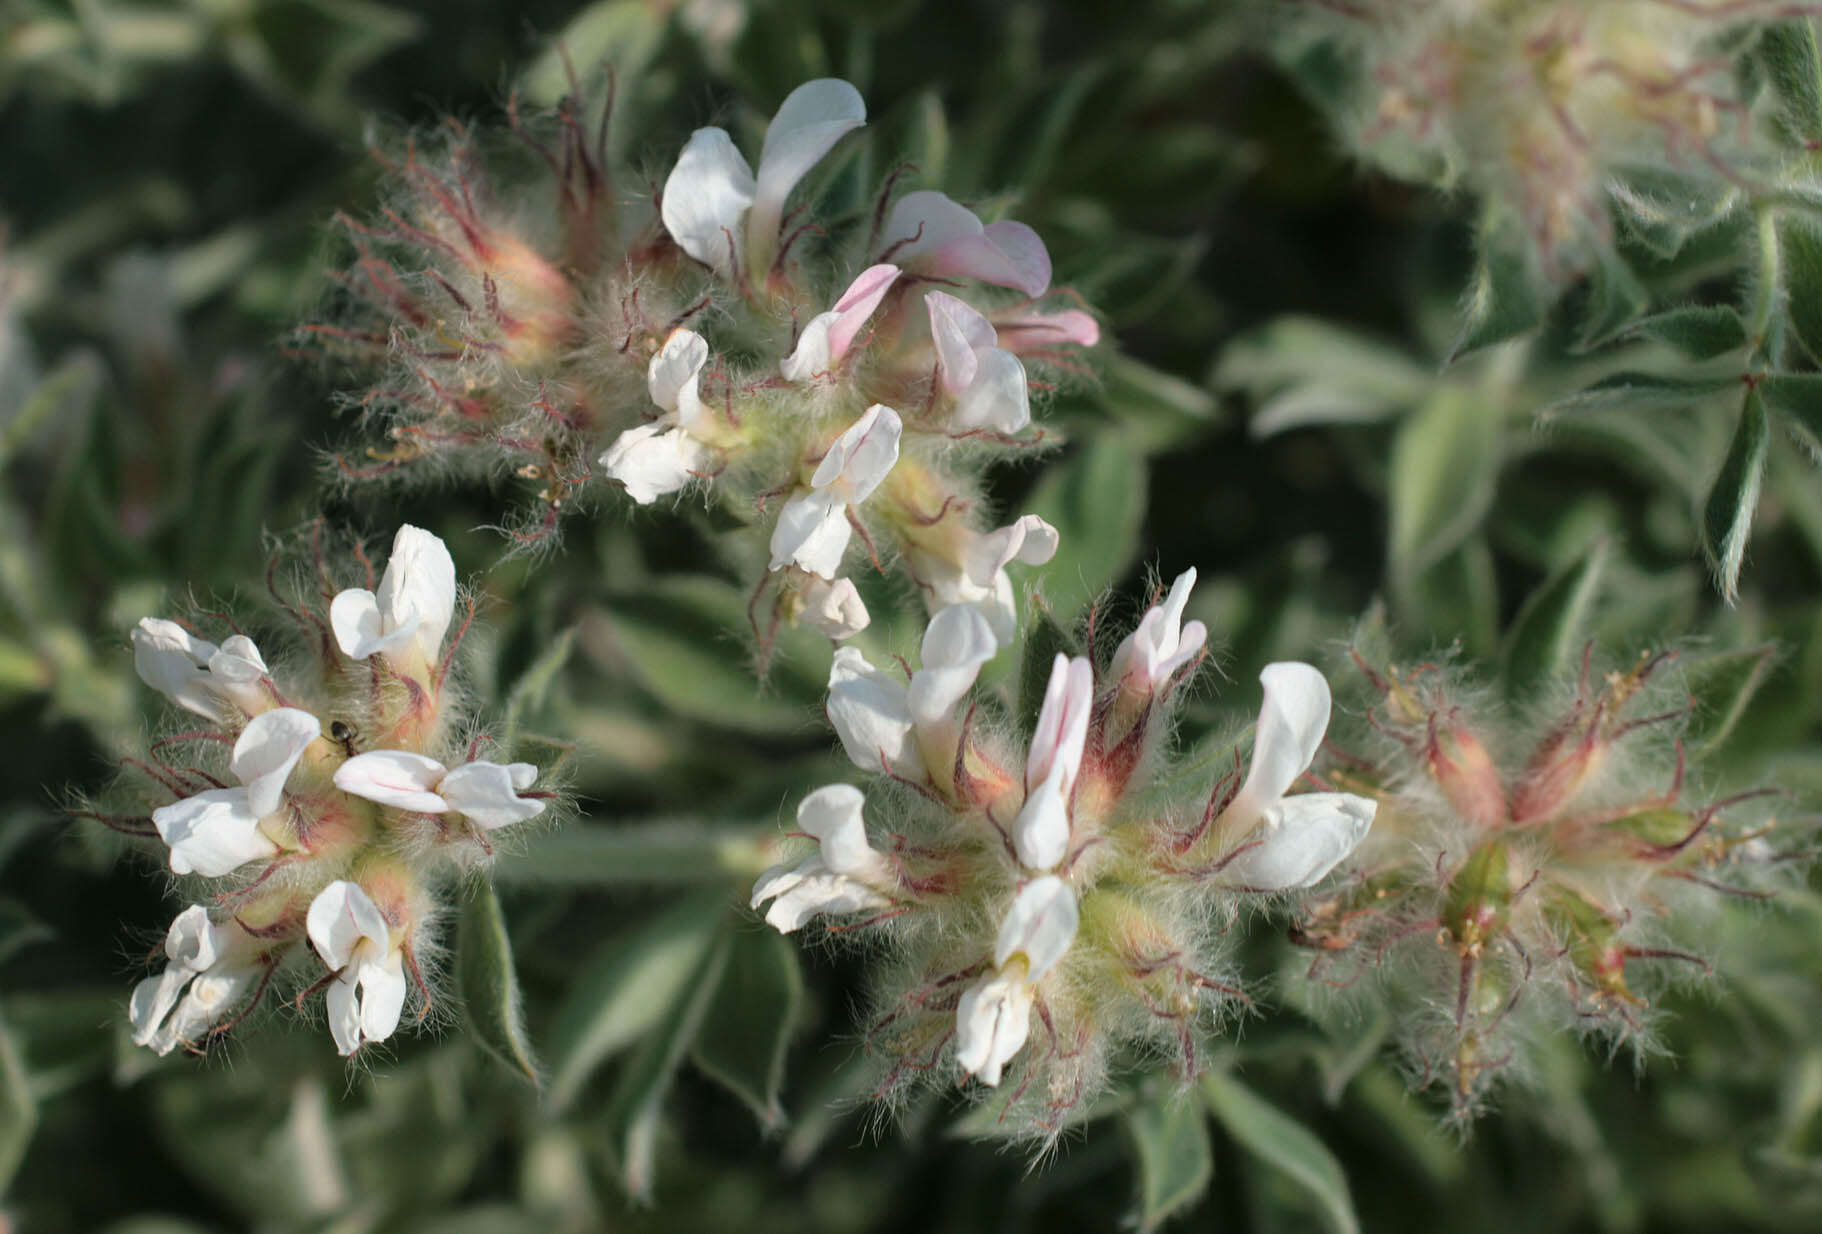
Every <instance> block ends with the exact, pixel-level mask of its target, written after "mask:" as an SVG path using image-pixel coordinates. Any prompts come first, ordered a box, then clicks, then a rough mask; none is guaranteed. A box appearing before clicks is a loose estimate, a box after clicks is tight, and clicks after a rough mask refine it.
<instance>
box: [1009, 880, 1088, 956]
mask: <svg viewBox="0 0 1822 1234" xmlns="http://www.w3.org/2000/svg"><path fill="white" fill-rule="evenodd" d="M1078 921H1079V916H1078V913H1077V910H1076V899H1075V892H1074V891H1073V890H1071V889H1070V886H1069V884H1068V883H1066V882H1064V881H1063V880H1062V879H1060V878H1057V877H1056V876H1054V875H1048V874H1047V875H1045V876H1044V877H1043V878H1034V879H1032V880H1031V881H1030V882H1028V883H1026V884H1025V885H1024V886H1023V887H1020V888H1019V893H1018V895H1017V896H1016V897H1014V899H1013V901H1012V907H1011V908H1010V909H1008V910H1007V912H1006V919H1005V920H1004V921H1002V922H1001V923H1000V933H999V938H998V939H997V940H996V941H995V943H994V945H993V962H994V964H996V965H998V966H1000V967H1002V968H1003V967H1005V965H1006V962H1007V961H1008V960H1010V959H1012V957H1013V956H1015V955H1023V956H1024V957H1025V962H1026V963H1027V964H1029V965H1030V966H1031V967H1030V972H1029V973H1027V975H1026V980H1028V981H1041V980H1043V978H1044V974H1046V973H1048V972H1049V971H1050V970H1051V969H1052V968H1055V967H1056V963H1057V961H1058V960H1061V959H1062V958H1063V955H1064V953H1066V952H1067V951H1068V950H1069V944H1070V943H1072V942H1074V941H1075V932H1076V926H1077V924H1078Z"/></svg>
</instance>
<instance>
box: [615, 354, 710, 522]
mask: <svg viewBox="0 0 1822 1234" xmlns="http://www.w3.org/2000/svg"><path fill="white" fill-rule="evenodd" d="M708 361H709V344H708V340H707V339H705V338H703V337H702V336H701V335H700V334H697V333H696V332H695V331H694V330H683V329H678V330H673V331H671V336H670V337H669V338H667V339H665V340H664V346H663V347H661V348H659V349H658V354H656V355H654V356H653V357H652V362H651V364H650V365H648V366H647V368H646V388H647V389H648V390H649V391H650V392H651V396H652V402H654V403H656V404H657V405H658V406H660V407H662V408H663V409H664V412H665V414H664V415H662V416H660V417H659V418H658V419H657V420H655V421H653V422H652V423H650V424H642V425H640V426H639V427H638V428H632V429H628V430H627V431H626V432H624V433H622V434H620V436H619V437H617V438H615V440H614V444H613V445H611V446H609V447H608V448H607V452H606V453H604V454H603V455H602V456H601V458H600V463H601V466H602V467H603V468H604V469H605V470H606V471H607V474H608V475H610V476H612V477H613V478H614V479H616V480H618V481H620V483H621V484H623V485H625V486H626V492H627V495H628V496H629V497H631V498H632V499H633V500H634V501H636V502H638V503H639V504H640V505H642V506H643V505H649V504H650V503H651V502H653V501H656V500H657V499H658V498H660V497H662V496H664V495H665V494H666V493H674V492H676V491H677V490H678V489H680V488H683V487H684V486H686V485H687V484H689V482H690V481H691V480H693V479H695V478H696V477H697V476H699V475H701V474H702V473H704V472H706V471H707V470H708V469H709V464H710V462H711V461H712V460H711V457H710V454H709V451H708V447H707V446H705V445H704V444H703V443H702V442H701V441H700V440H698V439H697V437H696V436H695V430H696V428H697V426H698V425H699V424H700V423H701V421H702V417H703V410H704V409H703V406H702V396H701V394H700V392H699V390H698V385H699V383H700V382H701V380H702V369H703V366H705V365H706V364H707V363H708Z"/></svg>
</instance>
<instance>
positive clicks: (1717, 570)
mask: <svg viewBox="0 0 1822 1234" xmlns="http://www.w3.org/2000/svg"><path fill="white" fill-rule="evenodd" d="M1770 441H1771V431H1770V427H1769V425H1768V424H1767V420H1766V415H1765V402H1764V400H1763V399H1761V398H1760V397H1759V392H1758V391H1757V390H1749V391H1747V393H1746V399H1745V402H1744V405H1743V406H1742V407H1741V408H1740V423H1739V427H1738V428H1737V429H1735V430H1734V435H1733V444H1731V445H1730V446H1728V447H1727V458H1726V459H1725V460H1724V461H1723V462H1722V463H1721V472H1720V474H1719V475H1717V476H1716V477H1715V480H1714V485H1713V487H1712V488H1710V489H1709V492H1708V501H1707V504H1706V505H1705V506H1704V507H1703V511H1702V529H1703V548H1704V549H1705V550H1706V551H1707V553H1708V561H1709V564H1710V565H1711V566H1712V567H1713V569H1714V575H1715V585H1716V586H1718V587H1719V588H1720V589H1721V595H1722V596H1723V597H1724V598H1725V599H1726V600H1727V602H1728V603H1729V604H1731V603H1733V601H1734V599H1735V597H1736V596H1738V594H1739V587H1740V567H1741V566H1742V565H1743V564H1744V563H1745V561H1746V540H1747V537H1748V536H1750V535H1751V534H1752V517H1753V512H1754V510H1755V509H1756V508H1757V507H1758V504H1759V486H1760V485H1761V484H1762V483H1764V480H1765V456H1766V451H1767V448H1768V447H1769V445H1770Z"/></svg>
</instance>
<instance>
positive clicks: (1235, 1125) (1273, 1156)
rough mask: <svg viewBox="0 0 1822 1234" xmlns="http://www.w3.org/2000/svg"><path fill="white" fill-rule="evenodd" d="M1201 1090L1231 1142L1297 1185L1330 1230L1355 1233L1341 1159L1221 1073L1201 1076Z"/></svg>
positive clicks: (1355, 1220)
mask: <svg viewBox="0 0 1822 1234" xmlns="http://www.w3.org/2000/svg"><path fill="white" fill-rule="evenodd" d="M1202 1094H1203V1096H1204V1097H1205V1098H1206V1099H1207V1100H1208V1108H1209V1109H1210V1110H1211V1111H1212V1112H1213V1113H1214V1116H1215V1119H1216V1121H1217V1122H1219V1123H1220V1124H1221V1125H1222V1127H1223V1128H1225V1129H1226V1131H1227V1134H1228V1135H1230V1136H1232V1137H1233V1138H1234V1141H1235V1143H1237V1144H1239V1145H1240V1147H1242V1148H1244V1149H1245V1150H1246V1151H1247V1152H1249V1153H1251V1154H1252V1155H1253V1156H1255V1157H1257V1158H1258V1159H1259V1160H1261V1161H1263V1162H1265V1163H1266V1164H1267V1165H1270V1166H1272V1167H1273V1168H1275V1169H1278V1170H1281V1171H1283V1172H1284V1174H1285V1175H1287V1176H1288V1177H1289V1178H1290V1179H1291V1180H1292V1181H1293V1182H1295V1183H1297V1184H1298V1185H1299V1186H1300V1187H1302V1188H1303V1190H1304V1191H1305V1192H1306V1193H1308V1195H1309V1197H1310V1198H1311V1199H1312V1200H1314V1201H1315V1202H1316V1205H1317V1207H1318V1209H1319V1210H1320V1211H1321V1213H1322V1216H1323V1218H1324V1220H1325V1222H1326V1223H1327V1225H1328V1227H1329V1228H1330V1229H1331V1230H1333V1231H1335V1234H1359V1230H1360V1219H1359V1218H1358V1217H1356V1216H1355V1215H1354V1201H1353V1198H1352V1197H1351V1196H1350V1195H1349V1194H1348V1181H1347V1176H1346V1174H1344V1173H1343V1172H1342V1169H1341V1163H1340V1162H1339V1161H1337V1160H1335V1155H1334V1154H1333V1153H1331V1152H1329V1150H1328V1147H1327V1146H1326V1145H1324V1144H1323V1142H1322V1141H1321V1140H1319V1139H1317V1138H1316V1136H1315V1135H1314V1134H1313V1133H1312V1132H1311V1131H1310V1129H1309V1128H1308V1127H1305V1126H1304V1125H1303V1124H1302V1123H1300V1122H1298V1121H1296V1120H1295V1119H1293V1118H1291V1117H1290V1116H1289V1115H1287V1114H1285V1113H1284V1112H1283V1111H1282V1110H1280V1109H1278V1108H1277V1107H1276V1106H1274V1105H1272V1104H1270V1103H1269V1102H1267V1101H1265V1100H1264V1099H1263V1098H1261V1097H1260V1096H1259V1095H1258V1094H1256V1093H1254V1092H1253V1091H1252V1090H1251V1089H1250V1088H1247V1087H1246V1086H1245V1085H1244V1084H1242V1083H1240V1081H1238V1080H1236V1079H1235V1078H1234V1077H1233V1076H1231V1075H1229V1074H1227V1073H1225V1072H1221V1071H1211V1072H1209V1073H1208V1074H1207V1075H1205V1076H1204V1077H1202Z"/></svg>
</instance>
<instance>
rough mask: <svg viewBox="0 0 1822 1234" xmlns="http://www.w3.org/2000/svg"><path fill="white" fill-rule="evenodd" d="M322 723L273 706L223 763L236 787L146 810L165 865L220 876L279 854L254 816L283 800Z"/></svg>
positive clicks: (249, 725)
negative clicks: (165, 852)
mask: <svg viewBox="0 0 1822 1234" xmlns="http://www.w3.org/2000/svg"><path fill="white" fill-rule="evenodd" d="M322 731H323V726H322V724H321V723H320V722H319V721H318V720H317V718H316V717H315V716H313V715H311V714H310V713H309V712H307V711H299V710H298V709H297V708H295V707H277V708H274V709H273V710H271V711H265V712H261V713H260V714H259V715H257V716H254V717H253V719H252V720H250V721H248V723H247V727H246V728H245V729H243V730H242V731H241V734H240V739H239V740H238V741H236V742H235V743H234V753H233V755H232V757H231V758H230V759H229V761H228V768H229V770H230V771H232V772H233V773H234V775H235V776H236V777H237V778H238V779H239V780H240V782H241V787H239V788H212V789H209V790H207V791H206V792H201V793H197V794H196V795H195V796H193V797H185V798H184V799H183V800H182V801H178V802H173V803H172V804H171V805H168V806H161V807H159V808H158V809H156V810H154V811H152V825H153V826H154V827H156V828H157V829H158V836H159V838H160V839H161V840H163V841H164V842H165V843H166V844H169V845H170V846H171V870H172V871H173V872H174V873H177V874H190V873H197V874H201V875H203V876H205V877H207V878H219V877H221V876H222V875H224V874H229V873H232V872H233V871H235V870H238V869H239V868H240V867H241V866H243V865H245V864H247V862H249V861H257V860H259V859H260V858H262V857H274V856H277V855H278V845H276V844H274V843H273V842H272V840H271V838H270V837H269V836H267V835H266V834H265V832H263V831H261V830H260V826H259V823H260V820H261V819H263V818H265V817H266V816H267V815H269V814H271V813H273V812H274V811H275V810H277V809H278V807H279V803H280V802H281V801H283V800H284V795H285V781H287V780H288V779H290V778H291V769H292V768H293V767H295V766H297V760H298V759H300V758H302V757H303V755H304V750H305V749H306V748H307V747H308V746H309V745H310V743H311V742H312V741H315V740H316V739H317V738H318V737H320V736H321V735H322Z"/></svg>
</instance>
